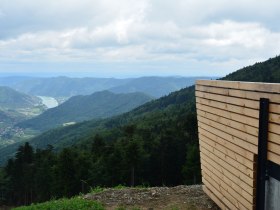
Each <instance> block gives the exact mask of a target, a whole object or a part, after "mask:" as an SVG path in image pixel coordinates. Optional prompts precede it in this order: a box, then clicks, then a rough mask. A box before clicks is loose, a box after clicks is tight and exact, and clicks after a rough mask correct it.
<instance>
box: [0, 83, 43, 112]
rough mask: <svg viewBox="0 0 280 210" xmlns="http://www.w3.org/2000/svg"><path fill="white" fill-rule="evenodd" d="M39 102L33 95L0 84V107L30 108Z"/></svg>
mask: <svg viewBox="0 0 280 210" xmlns="http://www.w3.org/2000/svg"><path fill="white" fill-rule="evenodd" d="M40 103H41V100H40V99H39V98H37V97H35V96H29V95H27V94H24V93H20V92H18V91H15V90H13V89H12V88H9V87H5V86H0V107H1V108H7V109H18V108H31V107H34V106H36V105H38V104H40Z"/></svg>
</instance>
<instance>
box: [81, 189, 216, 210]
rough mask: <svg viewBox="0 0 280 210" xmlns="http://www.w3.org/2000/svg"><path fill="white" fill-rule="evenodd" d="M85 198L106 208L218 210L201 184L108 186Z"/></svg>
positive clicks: (109, 209)
mask: <svg viewBox="0 0 280 210" xmlns="http://www.w3.org/2000/svg"><path fill="white" fill-rule="evenodd" d="M85 199H91V200H96V201H100V202H101V203H103V204H104V206H105V208H106V209H108V210H111V209H116V208H119V207H123V208H124V209H147V210H158V209H163V210H165V209H166V210H180V209H188V210H192V209H193V210H218V209H219V208H218V207H217V206H216V204H215V203H214V202H213V201H212V200H211V199H210V198H209V197H208V196H207V195H206V194H205V193H204V192H203V190H202V186H201V185H191V186H185V185H180V186H176V187H151V188H124V189H114V188H108V189H105V190H104V191H102V192H100V193H93V194H87V195H85Z"/></svg>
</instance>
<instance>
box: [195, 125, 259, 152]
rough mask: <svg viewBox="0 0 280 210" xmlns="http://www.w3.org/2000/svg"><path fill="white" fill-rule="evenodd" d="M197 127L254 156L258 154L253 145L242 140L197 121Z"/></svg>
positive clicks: (256, 148)
mask: <svg viewBox="0 0 280 210" xmlns="http://www.w3.org/2000/svg"><path fill="white" fill-rule="evenodd" d="M198 126H199V127H201V128H203V129H205V130H207V131H209V132H211V133H213V134H215V135H217V136H219V137H221V138H223V139H227V140H228V141H229V142H231V143H233V144H235V145H238V146H239V147H241V148H243V149H246V150H248V151H250V152H252V153H254V154H258V147H257V146H256V145H254V144H251V143H249V142H247V141H244V140H242V139H239V138H238V137H235V136H233V135H230V134H228V133H226V132H224V131H222V130H219V129H217V128H214V127H211V126H209V125H207V124H205V123H203V122H201V121H198Z"/></svg>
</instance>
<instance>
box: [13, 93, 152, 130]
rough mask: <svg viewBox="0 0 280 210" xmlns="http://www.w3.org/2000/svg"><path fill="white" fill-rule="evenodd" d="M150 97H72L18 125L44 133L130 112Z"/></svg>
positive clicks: (98, 94)
mask: <svg viewBox="0 0 280 210" xmlns="http://www.w3.org/2000/svg"><path fill="white" fill-rule="evenodd" d="M150 100H152V97H150V96H147V95H145V94H144V93H127V94H124V93H122V94H116V93H112V92H109V91H101V92H96V93H93V94H91V95H86V96H81V95H80V96H73V97H71V98H70V99H69V100H67V101H66V102H64V103H62V104H61V105H59V106H57V107H55V108H52V109H48V110H47V111H45V112H44V113H42V114H41V115H39V116H37V117H35V118H32V119H29V120H26V121H23V122H21V123H19V124H18V126H19V127H22V128H31V129H35V130H40V131H45V130H48V129H51V128H55V127H58V126H62V125H63V124H67V123H70V124H71V123H73V122H75V123H76V122H81V121H85V120H92V119H100V118H107V117H111V116H114V115H118V114H121V113H124V112H127V111H130V110H132V109H133V108H135V107H138V106H140V105H142V104H144V103H146V102H148V101H150Z"/></svg>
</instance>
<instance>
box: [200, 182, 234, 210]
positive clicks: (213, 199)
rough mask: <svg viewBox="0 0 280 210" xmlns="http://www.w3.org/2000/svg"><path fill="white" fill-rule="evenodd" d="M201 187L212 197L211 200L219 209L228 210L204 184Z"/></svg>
mask: <svg viewBox="0 0 280 210" xmlns="http://www.w3.org/2000/svg"><path fill="white" fill-rule="evenodd" d="M202 189H203V191H204V192H205V193H206V194H207V195H208V196H209V197H210V198H211V199H212V201H214V202H215V203H216V204H217V205H218V206H219V207H220V208H221V210H229V208H228V207H226V205H225V204H224V203H223V202H222V201H221V200H220V199H219V198H218V197H217V196H216V195H215V194H214V193H213V192H212V191H210V190H209V189H208V188H207V187H206V185H203V186H202Z"/></svg>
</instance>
